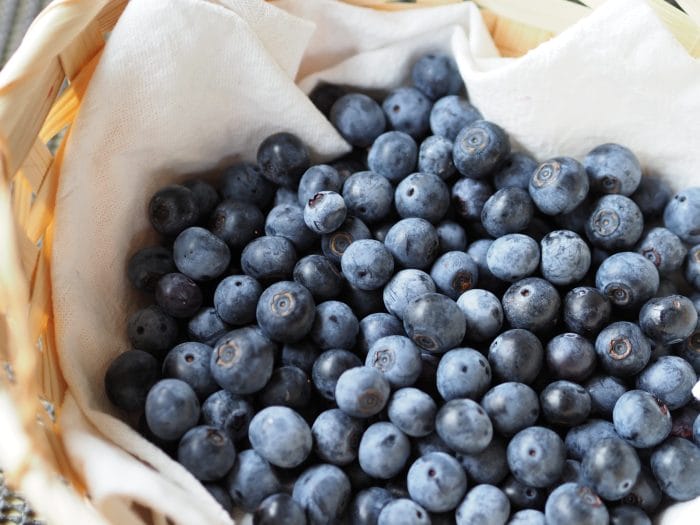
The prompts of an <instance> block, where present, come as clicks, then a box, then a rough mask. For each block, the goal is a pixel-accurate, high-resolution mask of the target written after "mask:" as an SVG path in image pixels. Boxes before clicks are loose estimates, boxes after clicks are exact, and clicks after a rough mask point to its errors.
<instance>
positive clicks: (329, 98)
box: [309, 82, 347, 117]
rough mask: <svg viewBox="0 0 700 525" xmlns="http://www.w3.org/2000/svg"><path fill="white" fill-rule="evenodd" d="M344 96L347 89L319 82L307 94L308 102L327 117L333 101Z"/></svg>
mask: <svg viewBox="0 0 700 525" xmlns="http://www.w3.org/2000/svg"><path fill="white" fill-rule="evenodd" d="M345 94H347V89H345V88H344V87H342V86H339V85H337V84H329V83H327V82H319V83H318V84H316V87H314V88H313V89H312V90H311V93H309V100H311V102H312V103H313V105H314V106H316V107H317V108H318V110H319V111H320V112H321V113H323V114H324V115H325V116H326V117H327V116H328V115H329V113H330V111H331V108H332V107H333V104H335V101H336V100H338V99H339V98H340V97H342V96H343V95H345Z"/></svg>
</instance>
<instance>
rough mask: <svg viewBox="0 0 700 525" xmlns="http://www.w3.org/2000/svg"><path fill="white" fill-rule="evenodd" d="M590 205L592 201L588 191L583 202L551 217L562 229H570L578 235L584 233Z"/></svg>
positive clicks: (589, 213)
mask: <svg viewBox="0 0 700 525" xmlns="http://www.w3.org/2000/svg"><path fill="white" fill-rule="evenodd" d="M592 207H593V202H592V201H591V194H590V193H589V194H588V196H587V197H586V198H585V199H584V200H583V202H581V204H579V205H578V206H576V207H575V208H574V209H573V210H571V211H570V212H568V213H562V214H560V215H555V216H554V217H553V219H554V224H556V225H557V226H558V227H559V228H560V229H562V230H571V231H574V232H576V233H578V234H580V235H585V233H586V224H587V223H588V219H589V218H590V216H591V209H592Z"/></svg>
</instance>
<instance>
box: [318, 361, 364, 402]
mask: <svg viewBox="0 0 700 525" xmlns="http://www.w3.org/2000/svg"><path fill="white" fill-rule="evenodd" d="M359 366H362V361H360V359H359V358H358V357H357V356H356V355H355V354H352V353H350V352H348V351H347V350H328V351H327V352H323V353H322V354H321V355H320V356H318V359H316V362H315V363H314V366H313V370H312V373H311V379H312V380H313V383H314V386H315V387H316V390H317V391H318V393H319V394H321V395H322V396H323V397H325V398H326V399H328V400H329V401H335V387H336V385H337V383H338V378H339V377H340V376H341V375H342V374H343V372H345V371H346V370H349V369H351V368H355V367H359Z"/></svg>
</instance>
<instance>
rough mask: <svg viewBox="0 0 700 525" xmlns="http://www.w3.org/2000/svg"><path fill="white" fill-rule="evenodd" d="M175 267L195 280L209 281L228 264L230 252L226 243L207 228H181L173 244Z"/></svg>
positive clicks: (219, 273)
mask: <svg viewBox="0 0 700 525" xmlns="http://www.w3.org/2000/svg"><path fill="white" fill-rule="evenodd" d="M173 260H174V261H175V265H176V266H177V269H178V270H179V271H180V272H182V273H184V274H185V275H187V276H188V277H190V278H192V279H194V280H196V281H209V280H211V279H214V278H216V277H218V276H219V275H221V274H222V273H223V272H224V271H225V270H226V268H227V267H228V265H229V262H230V260H231V252H230V250H229V249H228V246H226V243H224V241H222V240H221V239H220V238H219V237H217V236H216V235H214V234H212V233H211V232H210V231H209V230H205V229H204V228H200V227H198V226H192V227H190V228H187V229H185V230H183V231H182V232H181V233H180V234H179V235H178V236H177V238H176V239H175V243H174V244H173Z"/></svg>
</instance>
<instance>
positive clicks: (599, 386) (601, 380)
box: [583, 375, 627, 418]
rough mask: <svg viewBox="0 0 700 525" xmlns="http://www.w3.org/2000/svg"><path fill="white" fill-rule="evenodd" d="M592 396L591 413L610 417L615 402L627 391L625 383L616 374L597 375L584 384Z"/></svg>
mask: <svg viewBox="0 0 700 525" xmlns="http://www.w3.org/2000/svg"><path fill="white" fill-rule="evenodd" d="M583 386H584V388H585V389H586V391H587V392H588V395H589V396H591V413H593V414H598V415H601V416H605V417H607V418H610V417H611V416H612V411H613V408H614V407H615V403H617V400H618V399H620V396H621V395H622V394H624V393H625V392H627V386H626V385H625V383H624V382H623V381H622V380H621V379H619V378H617V377H614V376H607V375H595V376H593V377H591V378H590V379H589V380H588V381H586V383H585V384H584V385H583Z"/></svg>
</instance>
